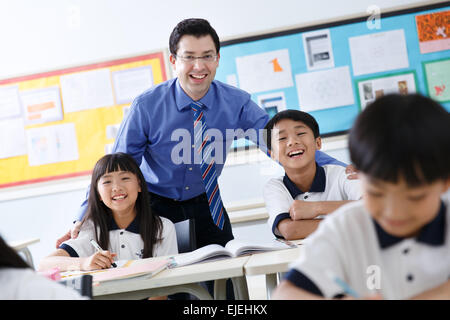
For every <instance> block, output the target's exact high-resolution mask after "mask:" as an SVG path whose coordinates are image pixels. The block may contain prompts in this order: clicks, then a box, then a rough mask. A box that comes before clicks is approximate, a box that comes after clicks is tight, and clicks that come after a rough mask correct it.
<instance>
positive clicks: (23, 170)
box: [0, 51, 168, 188]
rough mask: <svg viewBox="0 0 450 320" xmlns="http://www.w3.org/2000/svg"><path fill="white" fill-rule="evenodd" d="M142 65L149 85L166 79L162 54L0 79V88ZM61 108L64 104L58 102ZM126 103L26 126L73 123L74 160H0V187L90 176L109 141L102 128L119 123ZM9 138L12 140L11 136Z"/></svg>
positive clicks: (39, 86)
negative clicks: (148, 75)
mask: <svg viewBox="0 0 450 320" xmlns="http://www.w3.org/2000/svg"><path fill="white" fill-rule="evenodd" d="M142 66H151V69H152V75H153V85H156V84H158V83H161V82H163V81H166V80H167V79H168V75H167V70H168V69H167V66H166V63H165V54H164V52H163V51H161V52H155V53H150V54H144V55H139V56H134V57H128V58H123V59H117V60H112V61H106V62H100V63H94V64H89V65H84V66H78V67H71V68H66V69H61V70H55V71H50V72H44V73H38V74H33V75H26V76H20V77H15V78H10V79H5V80H0V86H4V85H17V86H18V88H19V92H21V91H22V90H29V89H42V88H48V87H54V86H58V87H59V88H60V89H59V90H60V96H61V97H62V95H61V87H60V77H61V76H64V75H67V74H74V73H81V72H85V71H93V70H96V69H105V68H106V69H109V71H110V72H114V71H119V70H127V69H132V68H137V67H142ZM61 103H62V107H63V109H64V101H61ZM128 105H129V104H122V105H112V106H108V107H101V108H94V109H87V110H82V111H77V112H70V113H64V116H63V120H60V121H53V122H47V123H43V124H35V125H26V126H25V129H29V128H38V127H45V126H48V125H57V124H66V123H73V124H74V125H75V131H76V137H77V146H78V155H79V157H78V160H73V161H64V162H57V163H49V164H43V165H38V166H29V164H28V155H22V156H15V157H10V158H6V159H0V173H1V174H0V188H9V187H15V186H20V185H28V184H34V183H40V182H45V181H55V180H61V179H67V178H73V177H78V176H86V175H89V174H91V172H92V169H93V166H94V164H95V163H96V161H97V160H98V159H99V158H100V157H102V156H103V155H104V154H105V145H106V144H112V143H113V142H114V140H113V139H108V138H107V136H106V126H108V125H117V124H120V122H121V121H122V118H123V108H124V107H125V106H128ZM11 138H12V139H13V137H11Z"/></svg>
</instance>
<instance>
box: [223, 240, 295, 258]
mask: <svg viewBox="0 0 450 320" xmlns="http://www.w3.org/2000/svg"><path fill="white" fill-rule="evenodd" d="M292 247H295V244H290V245H289V244H286V243H284V242H281V241H278V240H276V239H274V240H272V241H266V242H261V241H258V242H256V241H255V242H251V241H243V240H237V239H233V240H231V241H229V242H228V243H227V244H226V246H225V248H226V249H227V250H228V251H230V252H231V253H232V254H233V256H234V257H237V256H240V255H244V254H249V253H253V252H264V251H273V250H282V249H289V248H292Z"/></svg>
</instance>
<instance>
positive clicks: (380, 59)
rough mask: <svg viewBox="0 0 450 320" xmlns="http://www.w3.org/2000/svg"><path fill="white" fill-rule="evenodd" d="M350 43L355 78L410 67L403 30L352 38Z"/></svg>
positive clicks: (349, 40)
mask: <svg viewBox="0 0 450 320" xmlns="http://www.w3.org/2000/svg"><path fill="white" fill-rule="evenodd" d="M348 42H349V46H350V55H351V58H352V67H353V74H354V75H355V76H360V75H364V74H369V73H377V72H383V71H390V70H396V69H402V68H408V67H409V60H408V50H407V48H406V40H405V32H404V30H403V29H398V30H392V31H386V32H378V33H372V34H367V35H363V36H357V37H350V38H349V39H348Z"/></svg>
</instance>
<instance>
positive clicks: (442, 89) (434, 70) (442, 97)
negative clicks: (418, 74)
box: [424, 59, 450, 102]
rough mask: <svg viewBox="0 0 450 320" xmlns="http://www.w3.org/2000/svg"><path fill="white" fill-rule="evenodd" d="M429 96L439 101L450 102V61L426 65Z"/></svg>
mask: <svg viewBox="0 0 450 320" xmlns="http://www.w3.org/2000/svg"><path fill="white" fill-rule="evenodd" d="M424 69H425V77H426V80H427V89H428V94H429V95H430V97H431V98H433V99H435V100H437V101H439V102H446V101H450V59H445V60H437V61H431V62H425V63H424Z"/></svg>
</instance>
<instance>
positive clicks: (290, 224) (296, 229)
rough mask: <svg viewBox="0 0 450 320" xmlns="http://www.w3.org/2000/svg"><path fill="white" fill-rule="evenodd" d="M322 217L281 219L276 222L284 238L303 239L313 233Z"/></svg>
mask: <svg viewBox="0 0 450 320" xmlns="http://www.w3.org/2000/svg"><path fill="white" fill-rule="evenodd" d="M320 221H322V219H305V220H296V221H294V220H292V219H283V220H281V221H280V222H279V223H278V230H279V231H280V233H281V235H282V236H283V237H284V239H286V240H296V239H303V238H306V237H307V236H309V235H310V234H311V233H313V232H314V231H315V230H316V229H317V227H318V226H319V223H320Z"/></svg>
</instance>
